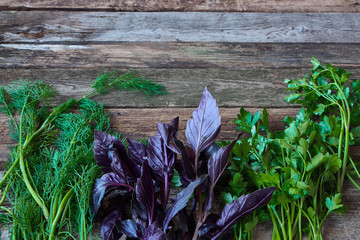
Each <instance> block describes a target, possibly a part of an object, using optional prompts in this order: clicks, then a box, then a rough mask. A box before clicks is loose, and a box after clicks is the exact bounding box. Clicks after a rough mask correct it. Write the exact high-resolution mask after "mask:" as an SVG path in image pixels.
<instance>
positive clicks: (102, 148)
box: [94, 130, 116, 173]
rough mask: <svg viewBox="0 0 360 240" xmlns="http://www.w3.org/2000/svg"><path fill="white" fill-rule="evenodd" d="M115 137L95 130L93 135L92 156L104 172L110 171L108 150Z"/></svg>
mask: <svg viewBox="0 0 360 240" xmlns="http://www.w3.org/2000/svg"><path fill="white" fill-rule="evenodd" d="M115 140H116V138H115V137H114V136H111V135H110V134H107V133H106V132H101V131H97V130H95V135H94V156H95V159H96V163H97V164H98V165H99V166H100V167H101V170H102V171H103V172H104V173H108V172H112V168H111V159H109V156H108V152H109V146H111V145H113V144H114V142H115Z"/></svg>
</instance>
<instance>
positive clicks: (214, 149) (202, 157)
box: [199, 143, 221, 162]
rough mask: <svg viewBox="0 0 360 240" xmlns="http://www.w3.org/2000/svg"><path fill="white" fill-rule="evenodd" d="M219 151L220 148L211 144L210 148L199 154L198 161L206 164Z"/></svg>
mask: <svg viewBox="0 0 360 240" xmlns="http://www.w3.org/2000/svg"><path fill="white" fill-rule="evenodd" d="M220 149H221V148H220V146H219V145H217V144H216V143H213V144H211V146H210V147H208V148H207V149H205V150H204V151H202V152H201V154H200V157H199V160H201V161H205V162H207V161H208V160H209V159H210V157H211V156H212V155H213V154H214V153H216V152H217V151H219V150H220Z"/></svg>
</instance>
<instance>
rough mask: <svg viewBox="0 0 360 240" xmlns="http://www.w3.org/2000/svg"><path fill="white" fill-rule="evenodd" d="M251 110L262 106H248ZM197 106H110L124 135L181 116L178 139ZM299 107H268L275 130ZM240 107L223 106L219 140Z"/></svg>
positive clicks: (2, 121) (0, 156) (2, 139)
mask: <svg viewBox="0 0 360 240" xmlns="http://www.w3.org/2000/svg"><path fill="white" fill-rule="evenodd" d="M246 109H247V110H249V111H250V112H252V113H255V112H256V111H259V110H261V108H246ZM193 110H194V108H151V109H149V108H143V109H141V108H111V109H108V111H109V114H110V116H111V121H112V122H111V123H112V126H113V127H114V128H115V129H116V130H117V131H119V132H121V133H123V134H124V136H126V137H128V138H132V139H140V138H144V137H150V136H152V135H153V134H155V132H156V131H157V128H156V123H158V122H170V121H171V119H173V118H175V117H177V116H179V118H180V121H179V139H181V140H185V132H184V129H185V127H186V122H187V120H188V119H189V118H190V116H191V114H192V111H193ZM298 110H299V109H298V108H268V112H269V115H270V116H269V122H270V126H271V129H272V130H280V129H283V128H284V124H283V123H282V122H281V121H282V120H283V119H284V117H285V116H292V117H295V116H296V113H297V112H298ZM238 113H239V108H220V115H221V121H222V127H221V133H220V135H219V137H218V140H231V139H235V138H236V137H237V135H238V134H239V131H237V130H236V125H235V124H234V123H233V122H232V121H233V120H234V119H235V118H236V116H237V114H238ZM6 120H7V117H5V116H4V115H0V160H2V161H4V160H5V159H7V158H8V152H9V150H8V148H7V146H9V145H13V144H14V141H13V140H12V139H11V138H10V137H9V132H10V130H9V128H8V127H7V124H6ZM351 153H352V156H353V157H354V159H360V147H352V148H351Z"/></svg>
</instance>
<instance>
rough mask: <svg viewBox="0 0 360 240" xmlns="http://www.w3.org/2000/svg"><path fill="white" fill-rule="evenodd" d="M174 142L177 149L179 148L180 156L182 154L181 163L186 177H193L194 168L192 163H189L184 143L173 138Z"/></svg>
mask: <svg viewBox="0 0 360 240" xmlns="http://www.w3.org/2000/svg"><path fill="white" fill-rule="evenodd" d="M175 144H176V146H177V147H178V149H179V150H180V153H181V156H182V158H181V159H182V163H183V166H184V170H185V173H186V177H187V178H188V179H194V178H195V177H196V175H195V170H194V167H193V165H192V164H191V161H190V158H189V154H188V151H187V150H186V148H185V145H184V143H183V142H182V141H179V140H175Z"/></svg>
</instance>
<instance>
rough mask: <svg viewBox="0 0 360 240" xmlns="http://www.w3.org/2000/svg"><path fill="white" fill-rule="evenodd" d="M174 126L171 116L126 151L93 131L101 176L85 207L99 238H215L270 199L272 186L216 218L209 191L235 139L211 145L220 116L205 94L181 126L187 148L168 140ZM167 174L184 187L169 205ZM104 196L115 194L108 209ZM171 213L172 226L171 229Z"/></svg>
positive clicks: (237, 202) (173, 138)
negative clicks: (97, 219)
mask: <svg viewBox="0 0 360 240" xmlns="http://www.w3.org/2000/svg"><path fill="white" fill-rule="evenodd" d="M178 122H179V118H175V119H173V120H172V121H171V123H170V124H167V123H158V124H157V127H158V132H157V133H156V134H155V135H154V136H152V137H150V138H149V141H148V145H145V144H144V143H138V142H134V141H132V140H128V144H129V146H128V152H127V150H126V148H125V146H124V145H123V144H122V142H121V141H120V140H118V139H117V138H115V137H114V136H111V135H110V134H107V133H105V132H100V131H98V132H96V134H95V143H94V154H95V159H96V161H97V163H98V165H99V166H100V167H101V169H102V170H103V172H104V175H103V176H102V177H101V178H100V179H98V180H97V181H96V183H95V187H94V192H93V209H94V213H97V214H99V215H102V216H103V218H102V222H101V233H102V237H103V239H106V240H110V239H119V238H120V237H121V236H122V235H123V234H124V235H126V236H127V237H130V238H136V239H193V240H196V239H199V238H201V239H218V238H219V237H220V235H221V234H223V233H224V232H225V231H226V230H227V229H229V228H230V227H231V226H232V225H233V224H235V222H236V221H237V220H238V219H240V218H242V217H244V216H246V215H248V214H250V213H251V212H253V211H254V210H255V209H257V208H259V207H261V206H263V205H265V204H267V203H268V201H269V200H270V198H271V196H272V193H273V191H274V190H275V189H276V188H275V187H269V188H266V189H262V190H258V191H256V192H254V193H250V194H248V195H244V196H241V197H239V198H238V199H237V200H235V201H232V202H230V203H229V204H227V205H226V206H225V207H224V208H223V210H222V211H221V213H220V215H217V213H219V212H212V210H213V209H212V205H213V201H214V192H213V190H214V187H215V185H216V183H217V182H218V180H219V178H220V176H221V175H222V173H223V172H224V171H225V169H226V168H227V167H228V163H229V162H228V160H229V155H230V153H231V149H232V148H233V146H234V144H235V142H236V141H233V142H232V143H231V144H230V145H229V146H226V147H224V148H219V147H218V146H217V145H216V144H214V141H215V139H216V137H217V135H218V134H219V132H220V115H219V110H218V107H217V106H216V101H215V100H214V99H213V98H212V96H211V94H210V93H209V92H208V91H207V89H205V91H204V92H203V95H202V98H201V101H200V105H199V107H198V108H197V109H196V110H195V111H194V112H193V115H192V118H191V119H190V120H189V121H188V122H187V127H186V131H185V133H186V138H187V142H188V144H187V145H185V144H184V143H183V142H182V141H180V140H178V139H176V136H177V130H178ZM178 154H180V155H181V160H180V161H177V155H178ZM174 169H176V170H177V172H178V174H179V177H180V181H181V183H182V185H183V187H184V189H183V190H182V191H181V192H179V194H178V195H177V197H176V199H171V200H170V199H169V193H170V191H171V189H170V188H171V182H172V178H173V175H174ZM109 195H110V196H113V197H114V196H116V198H115V199H116V200H115V201H113V202H112V203H110V204H109V202H111V201H109V200H106V199H109V198H110V197H109ZM191 198H192V200H191ZM189 201H190V206H188V208H186V206H187V205H188V202H189ZM106 202H107V203H106ZM106 205H107V206H106ZM126 206H128V207H126ZM127 209H130V210H129V211H127ZM189 210H190V213H188V211H189ZM175 216H178V217H179V219H178V220H177V221H179V222H180V224H179V225H178V226H180V228H177V227H176V226H175V224H174V222H176V220H175Z"/></svg>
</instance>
